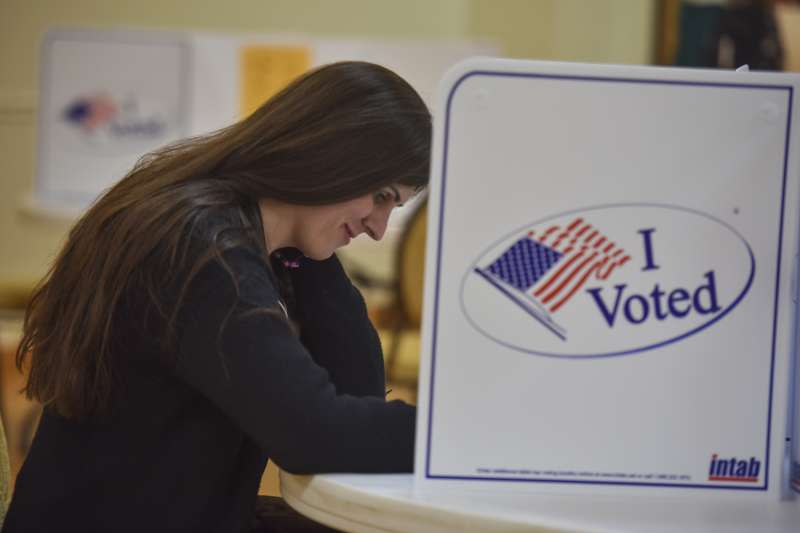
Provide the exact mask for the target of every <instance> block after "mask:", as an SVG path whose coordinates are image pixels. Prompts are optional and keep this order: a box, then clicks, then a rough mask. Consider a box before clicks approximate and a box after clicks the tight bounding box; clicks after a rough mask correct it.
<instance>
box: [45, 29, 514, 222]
mask: <svg viewBox="0 0 800 533" xmlns="http://www.w3.org/2000/svg"><path fill="white" fill-rule="evenodd" d="M498 52H499V50H498V48H497V47H496V46H495V45H493V44H491V43H485V42H453V41H435V42H426V41H416V40H415V41H409V40H396V41H381V40H364V39H317V38H311V37H309V36H304V35H297V34H268V35H264V34H223V33H208V32H166V31H150V30H81V29H56V30H51V31H50V32H48V33H47V35H46V36H45V38H44V41H43V45H42V51H41V53H42V71H41V80H40V83H41V87H42V90H41V91H40V114H39V134H38V135H39V137H38V146H37V158H38V165H37V178H36V181H35V190H34V192H33V198H32V202H31V203H32V204H33V205H32V207H34V208H37V209H45V210H52V211H59V212H67V213H71V214H78V213H80V211H81V210H83V209H85V208H86V207H87V206H88V205H89V204H90V203H91V202H92V201H93V200H94V199H95V198H96V197H97V195H98V194H100V193H101V192H102V191H103V190H105V189H107V188H108V187H110V186H112V185H113V184H114V183H116V182H117V181H118V180H119V179H121V178H122V177H123V176H124V175H125V174H126V172H127V171H129V170H130V169H131V167H133V165H134V164H135V163H136V161H137V160H138V159H139V158H140V157H141V156H143V155H145V154H146V153H148V152H150V151H152V150H154V149H156V148H158V147H160V146H164V145H165V144H168V143H170V142H173V141H176V140H178V139H181V138H184V137H188V136H194V135H202V134H205V133H209V132H212V131H214V130H217V129H220V128H223V127H225V126H228V125H230V124H232V123H234V122H235V121H237V120H240V119H242V118H244V117H246V116H247V115H249V114H250V113H252V112H253V111H254V110H255V109H256V108H258V106H260V105H261V104H262V103H263V102H264V101H266V100H267V99H268V98H270V97H271V96H272V95H274V94H275V93H276V92H278V91H279V90H281V89H282V88H283V87H285V86H286V85H287V84H288V83H289V82H290V81H291V80H293V79H294V78H296V77H297V76H299V75H300V74H302V73H303V72H305V71H307V70H309V69H310V68H314V67H316V66H320V65H323V64H327V63H331V62H334V61H343V60H361V61H371V62H374V63H378V64H381V65H384V66H386V67H388V68H390V69H392V70H394V71H395V72H397V73H398V74H399V75H400V76H402V77H404V78H405V79H406V80H407V81H408V82H409V83H410V84H411V85H412V86H414V88H415V89H416V90H417V91H418V92H419V93H420V94H421V95H422V97H423V99H425V100H426V102H427V103H428V105H431V103H432V100H433V95H434V93H435V89H436V85H437V83H438V82H439V79H440V78H441V76H442V74H443V73H444V72H445V71H446V70H447V69H448V68H449V67H450V66H451V65H452V64H454V63H456V62H458V61H459V60H461V59H464V58H466V57H470V56H475V55H496V54H498ZM410 204H413V202H412V203H410ZM410 204H409V206H407V208H404V209H403V210H401V211H408V210H409V209H410ZM404 218H405V214H404V213H402V212H399V213H398V216H394V217H392V224H393V225H394V226H398V227H399V226H400V225H401V224H402V222H403V221H404Z"/></svg>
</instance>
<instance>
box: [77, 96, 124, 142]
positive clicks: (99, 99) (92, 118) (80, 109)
mask: <svg viewBox="0 0 800 533" xmlns="http://www.w3.org/2000/svg"><path fill="white" fill-rule="evenodd" d="M116 114H117V105H116V104H115V103H114V101H113V100H112V99H111V98H110V97H108V96H106V95H102V94H101V95H97V96H92V97H89V98H80V99H78V100H77V101H75V102H73V103H72V104H71V105H70V106H68V107H67V109H66V110H65V111H64V118H65V119H66V120H67V121H68V122H72V123H75V124H78V125H79V126H81V127H82V128H83V129H84V130H86V131H87V132H90V133H91V132H92V131H94V130H95V129H96V128H97V127H99V126H102V125H103V124H105V123H106V122H108V121H109V120H110V119H112V118H113V117H114V116H115V115H116Z"/></svg>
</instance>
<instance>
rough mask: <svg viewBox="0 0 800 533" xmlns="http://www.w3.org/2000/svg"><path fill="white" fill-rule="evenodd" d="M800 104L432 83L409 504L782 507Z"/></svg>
mask: <svg viewBox="0 0 800 533" xmlns="http://www.w3.org/2000/svg"><path fill="white" fill-rule="evenodd" d="M799 86H800V76H797V75H788V74H765V73H735V72H721V71H703V70H685V69H663V68H649V67H622V66H609V65H581V64H565V63H546V62H529V61H513V60H491V59H476V60H472V61H468V62H464V63H461V64H460V65H459V66H457V67H455V68H454V69H452V70H451V71H450V72H449V73H448V75H447V76H446V77H445V79H444V81H443V82H442V84H441V86H440V94H439V104H438V109H439V110H440V113H439V114H438V115H437V116H436V123H435V139H434V149H433V150H434V151H433V163H432V175H431V177H432V180H431V186H430V189H431V190H430V202H429V220H428V227H429V237H428V248H427V265H426V294H425V312H424V320H423V354H422V365H421V368H422V370H421V382H420V400H419V416H418V432H417V436H418V442H417V455H416V457H417V462H416V477H417V486H418V487H419V488H420V489H421V490H434V489H435V488H436V487H445V486H447V487H450V486H458V487H474V486H479V487H499V488H513V489H514V490H524V489H531V490H545V491H556V492H586V491H595V492H596V491H604V492H609V491H615V492H619V491H623V492H641V491H642V490H644V489H646V490H647V491H648V493H654V492H663V493H667V494H680V493H689V494H692V495H695V494H718V495H719V494H724V495H734V494H744V495H765V494H769V495H771V496H776V497H777V496H778V495H783V496H786V494H787V493H788V492H789V489H788V486H789V476H788V473H787V467H786V466H785V465H787V464H788V462H787V461H786V457H787V453H789V449H788V447H787V444H788V443H789V441H790V439H789V438H788V437H789V436H788V433H787V432H788V431H789V429H790V424H789V422H788V420H789V409H788V407H789V403H790V401H792V399H790V397H789V391H790V382H791V379H792V377H791V361H792V354H793V349H794V348H793V339H794V330H795V323H796V317H795V304H794V301H795V293H794V290H795V288H796V279H795V277H796V266H795V261H796V256H797V252H798V205H797V204H798V194H799V193H800V188H798V181H800V165H799V164H798V163H799V162H798V157H800V144H799V143H798V141H797V135H796V129H797V127H798V118H797V106H796V105H794V104H793V98H794V95H795V93H796V89H797V88H798V87H799Z"/></svg>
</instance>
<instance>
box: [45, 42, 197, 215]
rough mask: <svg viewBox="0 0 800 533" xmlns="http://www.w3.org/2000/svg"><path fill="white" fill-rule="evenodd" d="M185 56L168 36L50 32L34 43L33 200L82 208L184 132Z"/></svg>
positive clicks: (182, 47) (181, 47) (185, 50)
mask: <svg viewBox="0 0 800 533" xmlns="http://www.w3.org/2000/svg"><path fill="white" fill-rule="evenodd" d="M188 59H189V56H188V48H187V47H186V45H185V43H184V41H183V39H182V37H181V36H180V34H177V33H170V32H154V33H145V32H128V31H114V32H108V31H106V32H103V31H92V30H55V31H51V32H49V33H48V34H47V35H46V37H45V39H44V42H43V44H42V77H41V80H40V86H41V96H40V110H39V134H38V135H39V145H38V150H37V155H38V169H37V178H36V191H35V194H36V197H37V200H38V201H39V202H40V203H41V204H42V205H44V206H52V207H62V206H67V207H72V206H79V207H85V206H86V205H87V204H89V203H90V202H91V201H92V200H94V199H95V198H96V197H97V195H98V193H99V192H101V191H102V190H104V189H106V188H108V187H110V186H111V185H113V184H114V183H116V182H117V181H118V180H119V179H120V178H122V177H123V176H124V175H125V174H126V173H127V172H128V171H129V170H130V169H131V167H133V165H134V163H136V161H137V159H139V158H140V157H141V156H143V155H144V154H145V153H147V152H149V151H151V150H153V149H155V148H157V147H159V146H162V145H164V144H167V143H169V142H172V141H175V140H177V139H180V138H181V137H184V136H186V135H187V132H188V130H187V128H186V125H187V112H188V103H189V100H188V99H187V97H186V95H187V94H189V92H190V91H189V87H188V86H187V83H188V81H189V78H188V72H189V61H188Z"/></svg>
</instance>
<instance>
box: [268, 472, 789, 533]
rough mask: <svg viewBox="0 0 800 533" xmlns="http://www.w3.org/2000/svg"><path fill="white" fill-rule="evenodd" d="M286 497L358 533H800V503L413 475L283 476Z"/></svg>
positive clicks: (300, 509)
mask: <svg viewBox="0 0 800 533" xmlns="http://www.w3.org/2000/svg"><path fill="white" fill-rule="evenodd" d="M280 478H281V493H282V494H283V497H284V499H285V500H286V502H287V503H288V504H289V505H291V506H292V507H293V508H294V509H295V510H297V511H298V512H300V513H302V514H303V515H305V516H307V517H309V518H311V519H312V520H315V521H317V522H320V523H323V524H326V525H328V526H331V527H334V528H337V529H342V530H345V531H354V532H362V531H364V532H378V531H382V532H385V531H402V532H407V531H414V532H425V531H431V532H434V531H481V532H483V531H487V532H491V531H547V532H556V531H591V532H599V531H603V532H608V531H626V532H627V531H630V532H637V533H638V532H656V531H657V532H666V531H669V532H674V531H680V532H691V531H720V532H722V531H724V532H728V531H736V532H748V533H765V532H800V501H793V502H778V501H755V500H745V501H742V500H737V501H734V502H731V501H716V500H713V501H708V500H704V501H697V500H688V499H679V498H675V497H662V498H654V497H648V496H632V497H624V498H622V497H611V496H596V495H592V496H569V497H567V496H558V495H544V494H530V493H526V494H518V493H514V494H512V493H506V494H498V493H485V492H480V493H478V492H473V493H461V494H458V495H455V494H437V495H426V496H425V497H424V498H423V497H420V496H418V495H415V494H414V492H413V476H412V475H410V474H403V475H356V474H326V475H316V476H294V475H291V474H287V473H285V472H281V473H280Z"/></svg>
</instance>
